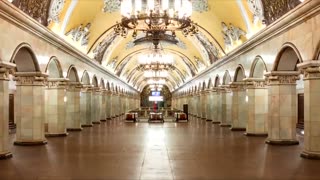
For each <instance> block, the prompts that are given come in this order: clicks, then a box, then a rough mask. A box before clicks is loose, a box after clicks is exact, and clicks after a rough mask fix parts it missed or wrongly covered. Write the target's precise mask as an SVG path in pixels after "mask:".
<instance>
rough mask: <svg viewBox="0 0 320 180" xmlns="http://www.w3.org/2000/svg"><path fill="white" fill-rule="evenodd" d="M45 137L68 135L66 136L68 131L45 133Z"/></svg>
mask: <svg viewBox="0 0 320 180" xmlns="http://www.w3.org/2000/svg"><path fill="white" fill-rule="evenodd" d="M44 136H45V137H66V136H68V133H57V134H53V133H51V134H49V133H48V134H45V135H44Z"/></svg>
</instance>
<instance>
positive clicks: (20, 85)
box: [14, 72, 48, 145]
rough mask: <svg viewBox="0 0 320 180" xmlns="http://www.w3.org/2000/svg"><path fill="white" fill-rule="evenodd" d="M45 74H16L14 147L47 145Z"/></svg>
mask: <svg viewBox="0 0 320 180" xmlns="http://www.w3.org/2000/svg"><path fill="white" fill-rule="evenodd" d="M47 77H48V75H47V74H44V73H41V72H16V73H15V78H16V81H17V84H16V87H17V90H16V98H15V116H16V123H17V133H16V140H15V142H14V144H15V145H42V144H47V141H46V139H45V135H44V120H45V104H44V88H45V84H46V81H47Z"/></svg>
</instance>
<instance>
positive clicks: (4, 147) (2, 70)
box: [0, 61, 15, 159]
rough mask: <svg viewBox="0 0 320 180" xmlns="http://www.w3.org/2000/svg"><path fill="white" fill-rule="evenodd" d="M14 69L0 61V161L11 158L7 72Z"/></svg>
mask: <svg viewBox="0 0 320 180" xmlns="http://www.w3.org/2000/svg"><path fill="white" fill-rule="evenodd" d="M14 67H15V65H14V64H12V63H9V62H3V61H0V159H8V158H11V157H12V153H11V152H10V150H9V78H8V77H9V70H10V69H13V68H14Z"/></svg>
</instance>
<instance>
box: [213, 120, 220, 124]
mask: <svg viewBox="0 0 320 180" xmlns="http://www.w3.org/2000/svg"><path fill="white" fill-rule="evenodd" d="M220 123H221V122H220V121H213V120H212V124H220Z"/></svg>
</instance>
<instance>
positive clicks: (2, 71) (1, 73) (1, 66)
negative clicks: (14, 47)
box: [0, 61, 16, 80]
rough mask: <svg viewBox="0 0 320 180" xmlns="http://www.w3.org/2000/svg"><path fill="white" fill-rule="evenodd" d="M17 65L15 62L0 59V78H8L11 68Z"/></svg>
mask: <svg viewBox="0 0 320 180" xmlns="http://www.w3.org/2000/svg"><path fill="white" fill-rule="evenodd" d="M15 67H16V65H15V64H13V63H9V62H4V61H0V80H8V77H9V70H10V69H13V68H15Z"/></svg>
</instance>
